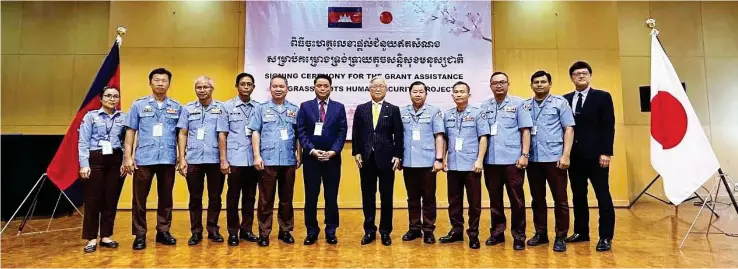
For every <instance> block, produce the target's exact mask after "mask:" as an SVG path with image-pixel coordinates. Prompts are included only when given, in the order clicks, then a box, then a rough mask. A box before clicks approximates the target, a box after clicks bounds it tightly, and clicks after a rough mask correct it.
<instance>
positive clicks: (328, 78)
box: [284, 74, 333, 85]
mask: <svg viewBox="0 0 738 269" xmlns="http://www.w3.org/2000/svg"><path fill="white" fill-rule="evenodd" d="M321 78H322V79H325V80H327V81H328V84H330V85H333V79H331V77H330V76H328V75H326V74H318V75H317V76H316V77H315V79H313V85H315V83H318V79H321ZM284 81H287V80H286V79H285V80H284Z"/></svg>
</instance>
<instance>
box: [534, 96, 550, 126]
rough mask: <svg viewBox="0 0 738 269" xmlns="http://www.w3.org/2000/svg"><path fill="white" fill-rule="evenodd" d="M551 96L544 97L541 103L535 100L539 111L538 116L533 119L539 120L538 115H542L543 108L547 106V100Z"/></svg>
mask: <svg viewBox="0 0 738 269" xmlns="http://www.w3.org/2000/svg"><path fill="white" fill-rule="evenodd" d="M549 97H551V95H548V96H546V98H545V99H543V101H542V102H541V103H540V104H538V103H537V102H536V101H535V100H533V105H534V106H535V107H537V108H538V113H537V114H536V117H535V118H534V119H533V121H538V117H540V116H541V113H543V108H544V107H545V106H546V105H545V104H546V100H548V98H549Z"/></svg>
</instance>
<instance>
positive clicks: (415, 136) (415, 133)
mask: <svg viewBox="0 0 738 269" xmlns="http://www.w3.org/2000/svg"><path fill="white" fill-rule="evenodd" d="M413 140H414V141H419V140H420V130H413Z"/></svg>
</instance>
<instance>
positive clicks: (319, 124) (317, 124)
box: [313, 122, 323, 136]
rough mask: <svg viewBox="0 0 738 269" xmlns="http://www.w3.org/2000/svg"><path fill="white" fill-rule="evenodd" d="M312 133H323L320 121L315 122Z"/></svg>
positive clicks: (319, 134)
mask: <svg viewBox="0 0 738 269" xmlns="http://www.w3.org/2000/svg"><path fill="white" fill-rule="evenodd" d="M313 135H314V136H321V135H323V123H322V122H316V123H315V130H313Z"/></svg>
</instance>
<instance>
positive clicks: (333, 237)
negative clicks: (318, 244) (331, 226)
mask: <svg viewBox="0 0 738 269" xmlns="http://www.w3.org/2000/svg"><path fill="white" fill-rule="evenodd" d="M325 241H326V242H328V244H331V245H335V244H338V237H336V235H335V234H326V235H325Z"/></svg>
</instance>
